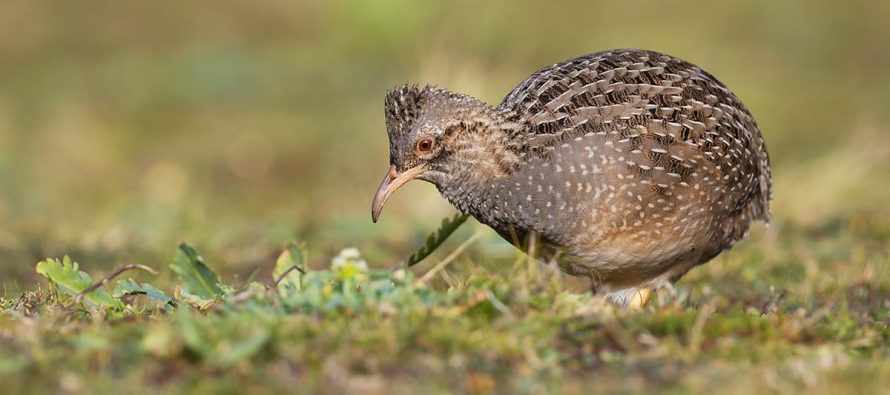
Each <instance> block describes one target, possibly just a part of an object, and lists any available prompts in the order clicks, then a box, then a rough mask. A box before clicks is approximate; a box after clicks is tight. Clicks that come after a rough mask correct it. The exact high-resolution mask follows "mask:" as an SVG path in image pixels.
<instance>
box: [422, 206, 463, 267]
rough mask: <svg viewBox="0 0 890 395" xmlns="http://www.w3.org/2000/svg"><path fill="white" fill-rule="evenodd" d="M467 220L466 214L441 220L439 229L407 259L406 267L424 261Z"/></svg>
mask: <svg viewBox="0 0 890 395" xmlns="http://www.w3.org/2000/svg"><path fill="white" fill-rule="evenodd" d="M467 218H469V215H467V214H457V215H455V216H454V217H452V218H450V219H449V218H445V219H443V220H442V225H441V226H439V229H438V230H436V232H434V233H431V234H430V235H429V237H427V239H426V244H425V245H424V246H423V247H421V248H420V249H419V250H417V252H415V253H414V254H412V255H411V257H410V258H408V262H407V265H408V267H411V266H414V265H416V264H418V263H419V262H420V261H422V260H424V259H425V258H426V257H428V256H430V254H432V253H433V251H435V250H436V249H437V248H439V246H441V245H442V244H443V243H445V240H448V237H449V236H451V234H452V233H454V231H456V230H457V228H460V226H461V225H463V223H464V222H467Z"/></svg>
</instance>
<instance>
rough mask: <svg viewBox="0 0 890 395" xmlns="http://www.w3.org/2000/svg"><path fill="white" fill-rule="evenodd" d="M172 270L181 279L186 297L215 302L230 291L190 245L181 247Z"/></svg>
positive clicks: (174, 259) (183, 293) (181, 245)
mask: <svg viewBox="0 0 890 395" xmlns="http://www.w3.org/2000/svg"><path fill="white" fill-rule="evenodd" d="M170 269H173V271H174V272H175V273H176V275H177V276H178V277H179V281H180V286H181V292H182V295H183V296H185V297H196V298H199V299H205V300H213V299H215V298H217V297H219V296H222V295H224V294H226V293H227V292H228V291H229V290H228V287H226V286H223V285H222V284H221V283H220V282H219V276H217V275H216V273H214V272H213V270H210V268H209V267H208V266H207V265H206V264H204V258H202V257H201V256H200V255H198V252H197V251H195V249H194V248H192V247H191V246H189V245H188V244H185V243H183V244H180V245H179V248H178V249H177V250H176V256H174V258H173V264H171V265H170Z"/></svg>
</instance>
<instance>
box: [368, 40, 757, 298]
mask: <svg viewBox="0 0 890 395" xmlns="http://www.w3.org/2000/svg"><path fill="white" fill-rule="evenodd" d="M384 110H385V124H386V132H387V135H388V137H389V163H390V167H389V169H388V170H387V171H386V174H385V176H384V178H383V180H382V181H381V183H380V185H379V187H378V189H377V191H376V193H375V195H374V199H373V202H372V208H371V216H372V219H373V221H374V222H375V223H376V222H377V221H378V218H379V216H380V213H381V211H382V209H383V207H384V205H385V203H386V201H387V200H388V199H389V197H390V196H391V195H392V193H393V192H394V191H395V190H397V189H398V188H399V187H401V186H402V185H404V184H405V183H406V182H408V181H410V180H414V179H419V180H423V181H427V182H430V183H432V184H434V185H435V186H436V188H437V189H438V190H439V192H440V194H441V195H442V196H443V197H444V198H445V199H446V200H447V201H448V202H450V203H451V204H452V205H453V206H454V207H456V208H457V209H458V210H459V211H461V212H462V213H464V214H468V215H471V216H472V217H474V218H476V219H477V220H478V221H479V222H481V223H483V224H485V225H488V226H489V227H491V228H492V229H494V230H495V232H497V233H498V234H499V235H500V236H501V237H503V238H504V239H506V240H507V241H510V242H512V243H513V244H514V245H516V246H518V247H519V246H523V245H524V246H532V245H534V246H536V248H535V249H534V250H532V249H528V252H529V253H532V254H533V255H534V257H535V258H537V259H539V260H541V261H543V262H552V263H555V264H556V265H558V267H559V269H561V271H563V272H564V273H566V274H568V275H571V276H575V277H579V278H581V279H582V280H585V282H587V283H589V285H590V290H591V291H592V292H593V293H594V294H599V295H603V296H605V298H606V300H608V301H610V302H613V303H615V304H617V305H619V306H624V307H626V308H633V307H642V306H645V305H646V303H647V301H648V299H649V296H650V295H651V294H652V292H653V291H654V290H656V289H658V288H662V287H666V286H670V285H672V284H673V283H675V282H676V281H678V280H679V279H680V278H681V277H683V276H684V275H685V274H686V273H687V272H688V271H689V270H690V269H692V268H694V267H696V266H698V265H702V264H704V263H706V262H708V261H710V260H711V259H712V258H714V257H716V256H717V255H719V254H720V253H721V252H723V251H725V250H727V249H730V248H731V247H732V246H733V245H734V244H735V243H736V242H737V241H739V240H741V239H742V238H744V237H745V236H746V235H747V233H748V230H749V227H750V225H751V223H752V222H754V221H762V222H763V223H765V224H768V223H769V217H770V211H769V201H770V199H771V184H772V181H771V176H770V164H769V155H768V153H767V148H766V143H765V141H764V138H763V136H762V134H761V132H760V129H759V128H758V126H757V123H756V122H755V120H754V118H753V117H752V115H751V113H750V112H749V111H748V109H747V108H746V107H745V105H744V104H742V102H741V100H740V99H739V98H738V97H737V96H736V95H735V94H734V93H733V92H732V91H730V90H729V88H727V87H726V85H724V84H723V83H721V82H720V81H719V80H717V79H716V78H715V77H714V76H712V75H711V74H709V73H708V72H706V71H705V70H703V69H701V68H699V67H698V66H696V65H694V64H692V63H689V62H687V61H684V60H682V59H680V58H677V57H674V56H670V55H667V54H664V53H659V52H655V51H650V50H640V49H615V50H608V51H601V52H596V53H591V54H587V55H583V56H579V57H576V58H573V59H570V60H566V61H563V62H560V63H555V64H552V65H550V66H547V67H544V68H541V69H540V70H538V71H536V72H535V73H533V74H532V75H531V76H529V77H528V78H527V79H525V80H524V81H523V82H522V83H520V84H519V85H518V86H516V88H514V89H513V90H512V91H511V92H510V93H509V94H507V96H506V97H505V98H504V99H503V101H502V102H501V103H500V104H499V105H497V106H496V107H495V106H492V105H489V104H486V103H484V102H482V101H480V100H478V99H476V98H474V97H472V96H470V95H467V94H462V93H455V92H451V91H448V90H446V89H441V88H438V87H434V86H430V85H425V86H419V85H416V84H408V85H404V86H399V87H397V88H394V89H392V90H391V91H389V92H387V94H386V96H385V100H384ZM524 250H525V249H524Z"/></svg>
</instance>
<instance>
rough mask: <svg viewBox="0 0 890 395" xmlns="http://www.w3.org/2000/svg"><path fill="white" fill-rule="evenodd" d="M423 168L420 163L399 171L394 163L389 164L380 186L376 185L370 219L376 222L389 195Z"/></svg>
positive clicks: (424, 168)
mask: <svg viewBox="0 0 890 395" xmlns="http://www.w3.org/2000/svg"><path fill="white" fill-rule="evenodd" d="M424 170H426V165H423V164H421V165H417V166H415V167H412V168H410V169H408V170H405V171H403V172H401V173H399V172H398V171H397V170H396V167H395V166H394V165H393V166H390V167H389V170H388V171H387V172H386V175H384V176H383V181H381V182H380V186H379V187H377V193H376V194H375V195H374V201H373V202H372V203H371V220H373V221H374V222H377V219H378V218H380V212H381V211H383V206H384V205H385V204H386V200H387V199H389V196H390V195H392V194H393V192H395V191H396V189H399V187H401V186H402V185H405V183H407V182H408V181H411V180H413V179H415V178H417V176H419V175H420V173H423V171H424Z"/></svg>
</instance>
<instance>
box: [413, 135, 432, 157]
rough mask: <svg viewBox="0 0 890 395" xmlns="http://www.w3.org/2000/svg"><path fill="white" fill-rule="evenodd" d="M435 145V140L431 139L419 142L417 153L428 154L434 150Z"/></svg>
mask: <svg viewBox="0 0 890 395" xmlns="http://www.w3.org/2000/svg"><path fill="white" fill-rule="evenodd" d="M433 145H434V143H433V139H431V138H429V137H427V138H424V139H421V140H420V141H418V142H417V151H419V152H420V153H422V154H425V153H428V152H430V151H432V150H433Z"/></svg>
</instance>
